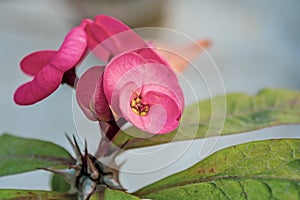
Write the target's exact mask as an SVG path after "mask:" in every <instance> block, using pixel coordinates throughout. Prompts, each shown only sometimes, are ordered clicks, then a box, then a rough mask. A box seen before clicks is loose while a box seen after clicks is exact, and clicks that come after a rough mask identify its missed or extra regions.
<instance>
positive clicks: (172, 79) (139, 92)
mask: <svg viewBox="0 0 300 200" xmlns="http://www.w3.org/2000/svg"><path fill="white" fill-rule="evenodd" d="M103 90H104V93H105V96H106V98H107V101H108V103H109V105H110V107H111V108H112V110H113V111H114V112H115V113H116V114H117V115H118V116H120V117H124V118H125V119H126V120H127V121H129V122H131V123H132V124H133V125H135V126H136V127H138V128H140V129H142V130H143V131H146V132H149V133H153V134H164V133H168V132H170V131H172V130H174V129H175V128H177V127H178V125H179V120H180V117H181V114H182V112H183V107H184V99H183V93H182V90H181V87H180V86H179V83H178V80H177V77H176V74H175V73H174V71H173V70H172V69H171V68H170V67H169V66H166V65H162V64H160V63H157V62H156V61H155V60H151V59H145V58H144V57H143V56H141V55H140V54H137V53H135V52H129V53H124V54H120V55H118V56H116V57H114V58H113V59H112V60H111V61H110V62H109V63H108V64H107V66H106V69H105V71H104V73H103Z"/></svg>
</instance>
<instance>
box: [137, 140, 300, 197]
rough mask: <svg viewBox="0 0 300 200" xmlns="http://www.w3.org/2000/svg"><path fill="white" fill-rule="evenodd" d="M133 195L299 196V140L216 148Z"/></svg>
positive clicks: (267, 141) (257, 142)
mask: <svg viewBox="0 0 300 200" xmlns="http://www.w3.org/2000/svg"><path fill="white" fill-rule="evenodd" d="M136 195H138V196H142V197H144V198H150V199H154V200H155V199H160V200H163V199H174V200H176V199H182V200H185V199H189V200H190V199H289V200H293V199H295V200H299V199H300V139H278V140H265V141H256V142H250V143H246V144H242V145H238V146H232V147H229V148H226V149H223V150H220V151H218V152H216V153H214V154H212V155H211V156H209V157H207V158H206V159H204V160H203V161H201V162H199V163H197V164H196V165H194V166H192V167H191V168H189V169H187V170H185V171H182V172H179V173H177V174H174V175H172V176H169V177H167V178H165V179H163V180H161V181H158V182H156V183H154V184H152V185H150V186H147V187H145V188H144V189H142V190H140V191H138V192H136Z"/></svg>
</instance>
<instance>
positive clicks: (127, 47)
mask: <svg viewBox="0 0 300 200" xmlns="http://www.w3.org/2000/svg"><path fill="white" fill-rule="evenodd" d="M90 51H92V52H93V53H94V54H95V55H96V56H97V57H98V58H99V59H100V60H101V61H103V62H104V63H106V65H105V66H94V67H91V68H90V69H88V70H87V71H86V72H85V73H84V74H83V75H82V76H81V77H80V78H79V79H78V77H77V74H76V67H77V66H78V65H79V63H80V62H81V61H82V60H83V59H84V58H85V57H86V55H87V54H88V53H89V52H90ZM168 60H169V61H170V63H172V58H171V59H169V58H168ZM20 65H21V69H22V71H23V72H24V73H26V74H28V75H30V76H33V79H32V80H31V81H29V82H27V83H25V84H23V85H21V86H20V87H19V88H18V89H17V90H16V92H15V95H14V100H15V102H16V103H17V104H19V105H31V104H34V103H36V102H38V101H40V100H42V99H44V98H46V97H47V96H49V95H50V94H51V93H53V92H54V91H55V90H56V89H57V88H58V87H59V85H60V84H61V83H67V84H69V85H70V86H72V87H74V88H75V89H76V99H77V102H78V104H79V106H80V108H81V109H82V111H83V112H84V114H85V115H86V116H87V117H88V118H89V119H90V120H94V121H99V122H100V124H101V123H102V125H103V123H106V124H109V126H111V125H112V124H115V125H116V124H117V123H116V122H117V121H118V119H123V121H128V122H131V123H132V124H133V125H135V126H136V127H138V128H140V129H142V130H143V131H146V132H149V133H153V134H164V133H168V132H170V131H172V130H174V129H176V128H177V127H178V125H179V120H180V117H181V115H182V112H183V108H184V98H183V92H182V90H181V88H180V85H179V82H178V80H177V77H176V74H175V72H174V67H175V69H176V66H174V67H173V69H172V66H170V64H169V62H168V61H167V60H166V59H165V58H164V57H162V55H161V54H160V53H159V51H158V50H156V49H155V47H153V45H151V44H150V43H147V42H146V41H144V40H143V39H142V38H140V37H139V36H138V35H137V34H136V33H135V32H134V31H133V30H132V29H130V28H129V27H128V26H126V25H125V24H123V23H122V22H120V21H118V20H117V19H115V18H113V17H110V16H106V15H98V16H96V17H95V19H94V20H90V19H84V20H83V21H82V22H81V24H80V25H79V26H77V27H75V28H73V29H72V30H71V31H70V32H69V33H68V34H67V36H66V37H65V39H64V41H63V43H62V44H61V46H60V48H59V49H58V50H42V51H37V52H33V53H31V54H29V55H27V56H26V57H24V58H23V60H22V61H21V63H20ZM113 136H114V135H113ZM113 136H112V137H113ZM112 137H111V138H112Z"/></svg>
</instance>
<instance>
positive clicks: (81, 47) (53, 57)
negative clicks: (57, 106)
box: [14, 21, 87, 105]
mask: <svg viewBox="0 0 300 200" xmlns="http://www.w3.org/2000/svg"><path fill="white" fill-rule="evenodd" d="M86 23H87V22H86V21H83V22H82V24H81V25H80V26H78V27H75V28H73V29H72V30H71V31H70V32H69V33H68V34H67V36H66V37H65V39H64V41H63V43H62V45H61V47H60V48H59V49H58V50H57V51H52V50H46V51H37V52H34V53H32V54H30V55H28V56H26V57H25V58H24V59H23V60H22V61H21V69H22V70H23V71H24V72H25V73H27V74H28V75H32V76H34V78H33V80H32V81H30V82H27V83H25V84H23V85H21V86H20V87H19V88H18V89H17V90H16V92H15V94H14V101H15V102H16V103H17V104H19V105H31V104H34V103H36V102H38V101H40V100H42V99H44V98H46V97H47V96H49V95H50V94H51V93H53V92H54V91H55V90H56V89H57V88H58V87H59V85H60V83H61V82H62V79H63V76H64V73H65V72H67V71H68V70H70V69H72V68H73V67H75V66H76V65H77V64H78V63H79V62H80V60H81V58H82V57H83V55H84V54H85V52H86V47H87V35H86V33H85V31H84V29H85V26H86Z"/></svg>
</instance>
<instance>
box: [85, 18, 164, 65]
mask: <svg viewBox="0 0 300 200" xmlns="http://www.w3.org/2000/svg"><path fill="white" fill-rule="evenodd" d="M86 32H87V34H88V35H89V37H88V38H89V40H88V41H89V42H88V44H89V48H90V49H92V50H93V52H94V54H96V55H97V56H98V58H100V59H101V60H102V61H104V62H108V61H109V60H110V59H111V58H113V57H114V56H116V55H118V54H121V53H125V52H131V51H135V52H137V53H139V54H141V55H143V57H145V58H149V59H154V60H156V61H157V62H159V63H163V64H167V62H166V61H165V60H164V59H163V58H162V57H161V56H159V54H157V53H156V52H155V50H154V49H153V48H152V47H151V46H150V45H149V44H148V43H146V42H145V41H144V40H143V39H142V38H141V37H140V36H138V35H137V34H136V33H135V32H134V31H133V30H132V29H130V28H129V27H128V26H127V25H125V24H124V23H122V22H121V21H119V20H117V19H115V18H113V17H110V16H106V15H98V16H96V17H95V20H94V22H93V23H89V24H88V25H87V27H86Z"/></svg>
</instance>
